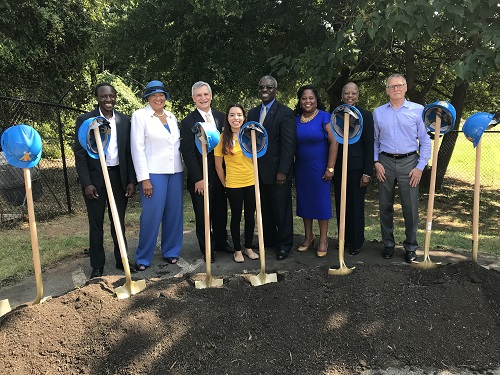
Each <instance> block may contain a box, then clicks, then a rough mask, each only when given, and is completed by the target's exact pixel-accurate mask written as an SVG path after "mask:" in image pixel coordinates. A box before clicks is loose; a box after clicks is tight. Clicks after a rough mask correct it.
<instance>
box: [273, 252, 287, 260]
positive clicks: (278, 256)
mask: <svg viewBox="0 0 500 375" xmlns="http://www.w3.org/2000/svg"><path fill="white" fill-rule="evenodd" d="M288 253H289V251H287V250H280V251H278V254H276V259H277V260H284V259H286V258H288Z"/></svg>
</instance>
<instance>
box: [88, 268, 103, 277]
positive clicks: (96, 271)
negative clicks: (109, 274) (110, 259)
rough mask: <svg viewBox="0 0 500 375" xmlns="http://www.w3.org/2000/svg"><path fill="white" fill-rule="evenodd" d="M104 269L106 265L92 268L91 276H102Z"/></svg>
mask: <svg viewBox="0 0 500 375" xmlns="http://www.w3.org/2000/svg"><path fill="white" fill-rule="evenodd" d="M103 271H104V267H101V268H92V273H91V274H90V278H91V279H93V278H94V277H101V276H102V273H103Z"/></svg>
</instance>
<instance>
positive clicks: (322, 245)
mask: <svg viewBox="0 0 500 375" xmlns="http://www.w3.org/2000/svg"><path fill="white" fill-rule="evenodd" d="M327 253H328V241H326V242H321V241H320V242H319V245H318V250H317V251H316V255H317V256H318V257H319V258H323V257H326V254H327Z"/></svg>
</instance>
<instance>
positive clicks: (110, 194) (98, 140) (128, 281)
mask: <svg viewBox="0 0 500 375" xmlns="http://www.w3.org/2000/svg"><path fill="white" fill-rule="evenodd" d="M94 138H95V140H96V144H97V150H98V151H99V161H100V162H101V169H102V174H103V176H104V183H105V184H106V192H107V195H108V200H109V206H110V207H111V215H112V217H113V224H114V227H115V232H116V238H117V240H118V247H119V249H120V256H121V258H122V263H123V269H124V271H125V278H126V281H125V282H126V285H127V287H128V288H129V291H130V293H131V285H132V276H131V275H130V266H129V264H128V255H127V247H126V245H125V239H124V238H123V232H122V227H121V223H120V216H119V215H118V210H117V208H116V202H115V196H114V195H113V188H112V187H111V181H110V179H109V174H108V167H107V166H106V155H104V149H103V147H102V141H101V135H100V134H99V128H97V127H96V128H94Z"/></svg>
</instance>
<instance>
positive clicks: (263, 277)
mask: <svg viewBox="0 0 500 375" xmlns="http://www.w3.org/2000/svg"><path fill="white" fill-rule="evenodd" d="M251 133H252V160H253V171H254V172H253V173H254V180H255V203H256V208H257V235H258V238H259V257H260V273H259V274H258V275H254V276H250V283H251V284H252V285H253V286H259V285H263V284H268V283H275V282H277V281H278V276H277V274H276V273H271V274H266V251H265V249H264V233H263V231H262V211H261V205H260V190H259V166H258V163H257V140H256V136H255V129H252V130H251Z"/></svg>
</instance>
